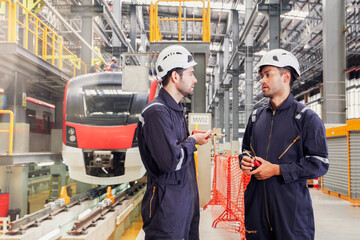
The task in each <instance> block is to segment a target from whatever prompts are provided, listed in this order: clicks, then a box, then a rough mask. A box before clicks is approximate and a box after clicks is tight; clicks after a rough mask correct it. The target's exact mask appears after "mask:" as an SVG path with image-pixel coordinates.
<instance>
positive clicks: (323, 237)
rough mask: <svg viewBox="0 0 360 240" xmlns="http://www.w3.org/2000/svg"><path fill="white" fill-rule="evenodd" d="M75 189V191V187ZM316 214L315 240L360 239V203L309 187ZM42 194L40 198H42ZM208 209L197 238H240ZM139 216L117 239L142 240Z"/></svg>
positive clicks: (36, 201)
mask: <svg viewBox="0 0 360 240" xmlns="http://www.w3.org/2000/svg"><path fill="white" fill-rule="evenodd" d="M74 192H75V191H74ZM310 194H311V196H312V201H313V207H314V215H315V224H316V226H315V239H316V240H339V239H344V240H355V239H360V237H359V236H360V205H359V204H358V205H355V204H351V203H350V202H348V201H346V200H343V199H340V198H337V197H334V196H331V195H328V194H325V193H323V192H322V191H321V190H316V189H310ZM47 197H48V192H44V193H41V194H39V195H34V196H32V197H31V198H29V202H30V207H31V210H32V212H33V211H36V210H39V209H41V208H42V207H43V204H44V201H45V199H46V198H47ZM42 198H43V199H42ZM213 221H214V219H213V218H212V215H211V211H210V210H205V211H201V214H200V239H211V240H235V239H236V240H239V239H240V235H239V233H230V232H227V231H225V230H223V229H221V228H212V227H211V225H212V222H213ZM141 227H142V221H141V216H138V217H137V218H136V219H135V221H134V222H133V223H132V225H131V226H130V227H129V228H128V229H127V231H126V232H125V234H124V235H123V237H122V238H121V239H120V240H143V239H144V232H143V231H142V230H141Z"/></svg>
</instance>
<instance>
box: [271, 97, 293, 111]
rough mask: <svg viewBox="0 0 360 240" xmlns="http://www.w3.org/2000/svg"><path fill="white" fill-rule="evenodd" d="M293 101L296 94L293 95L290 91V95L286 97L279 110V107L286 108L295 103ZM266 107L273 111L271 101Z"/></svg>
mask: <svg viewBox="0 0 360 240" xmlns="http://www.w3.org/2000/svg"><path fill="white" fill-rule="evenodd" d="M293 102H294V95H292V94H291V93H290V94H289V96H288V97H287V98H286V99H285V101H284V102H283V103H282V104H281V105H280V106H279V107H278V108H277V109H276V110H278V109H286V108H288V107H290V106H291V104H293ZM266 109H267V110H271V111H273V109H272V106H271V102H270V101H269V102H268V105H267V108H266Z"/></svg>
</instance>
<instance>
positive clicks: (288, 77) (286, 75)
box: [283, 72, 291, 83]
mask: <svg viewBox="0 0 360 240" xmlns="http://www.w3.org/2000/svg"><path fill="white" fill-rule="evenodd" d="M283 76H284V83H290V80H291V73H290V72H285V73H284V74H283Z"/></svg>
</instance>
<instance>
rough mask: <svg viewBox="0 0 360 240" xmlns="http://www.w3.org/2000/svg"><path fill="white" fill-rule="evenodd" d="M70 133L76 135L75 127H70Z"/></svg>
mask: <svg viewBox="0 0 360 240" xmlns="http://www.w3.org/2000/svg"><path fill="white" fill-rule="evenodd" d="M68 133H69V134H70V135H74V134H75V128H72V127H71V128H69V129H68Z"/></svg>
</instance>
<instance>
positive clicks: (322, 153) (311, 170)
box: [280, 114, 329, 183]
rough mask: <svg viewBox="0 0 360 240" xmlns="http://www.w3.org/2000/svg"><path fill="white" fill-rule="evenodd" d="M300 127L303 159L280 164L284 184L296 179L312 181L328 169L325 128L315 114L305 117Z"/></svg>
mask: <svg viewBox="0 0 360 240" xmlns="http://www.w3.org/2000/svg"><path fill="white" fill-rule="evenodd" d="M304 120H305V121H304V124H303V127H302V131H303V133H302V136H303V151H304V157H302V158H300V159H299V160H298V161H294V162H293V163H291V164H280V170H281V174H282V176H283V179H284V181H285V183H287V182H291V181H295V180H297V179H314V178H318V177H321V176H323V175H325V173H326V172H327V171H328V169H329V160H328V148H327V143H326V132H325V127H324V124H323V122H322V121H321V119H320V118H319V117H318V115H317V114H311V115H309V116H305V119H304Z"/></svg>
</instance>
